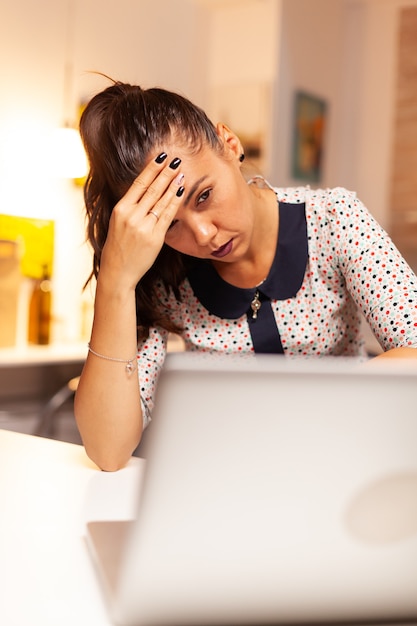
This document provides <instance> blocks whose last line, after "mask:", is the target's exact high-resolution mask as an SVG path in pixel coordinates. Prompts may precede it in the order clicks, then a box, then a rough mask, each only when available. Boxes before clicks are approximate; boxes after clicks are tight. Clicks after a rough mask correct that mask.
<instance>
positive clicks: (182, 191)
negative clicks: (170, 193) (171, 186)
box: [176, 186, 185, 198]
mask: <svg viewBox="0 0 417 626" xmlns="http://www.w3.org/2000/svg"><path fill="white" fill-rule="evenodd" d="M184 189H185V188H184V187H182V186H181V187H180V188H179V189H178V191H177V194H176V195H177V196H178V198H181V196H182V194H183V193H184Z"/></svg>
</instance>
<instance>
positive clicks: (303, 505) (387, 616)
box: [90, 353, 417, 626]
mask: <svg viewBox="0 0 417 626" xmlns="http://www.w3.org/2000/svg"><path fill="white" fill-rule="evenodd" d="M416 390H417V367H416V365H415V364H412V365H409V364H404V363H403V362H397V363H396V364H395V366H393V365H392V364H387V363H380V364H378V365H377V364H376V363H373V364H372V366H369V365H361V364H359V363H358V362H356V361H354V360H347V361H345V360H344V359H322V360H317V359H316V360H298V359H295V360H290V359H285V358H283V357H277V356H270V355H268V356H267V355H263V356H260V357H259V356H258V357H256V358H255V357H253V358H241V359H235V358H224V357H217V358H216V357H214V356H210V355H196V354H190V353H176V354H169V355H168V357H167V361H166V364H165V366H164V368H163V371H162V373H161V376H160V380H159V383H158V391H157V396H156V403H155V409H154V417H153V421H152V424H151V427H150V428H151V431H150V433H149V434H150V437H149V441H148V444H149V449H148V460H147V468H146V472H145V479H144V484H143V486H142V490H143V491H142V494H141V499H140V507H139V511H138V517H137V520H136V521H135V522H134V524H133V527H132V528H130V529H129V532H128V533H127V539H125V542H124V551H123V555H122V557H121V558H119V567H117V568H116V569H117V572H114V576H113V583H114V584H115V585H116V588H117V592H116V593H115V594H114V595H113V601H112V610H113V616H114V619H115V620H116V623H120V624H123V625H131V624H132V625H133V624H135V625H137V626H140V625H150V624H167V625H168V624H176V625H180V624H181V625H182V626H186V625H188V624H193V625H209V624H211V625H213V624H271V623H297V622H298V623H318V622H319V623H325V622H352V623H353V622H361V623H363V622H369V621H378V622H379V623H380V622H381V621H382V620H385V621H387V620H393V621H400V620H410V619H415V620H417V403H416ZM96 530H97V525H96ZM107 530H109V529H107ZM91 531H94V524H93V525H92V526H91V527H90V532H91ZM125 531H126V528H125ZM106 532H107V531H106ZM110 532H111V531H110ZM110 543H111V544H112V545H115V544H113V542H110ZM107 544H108V545H109V542H108V541H107ZM96 557H97V554H96ZM98 559H100V556H99V555H98ZM108 560H109V559H108ZM110 561H113V563H114V558H113V559H112V558H110Z"/></svg>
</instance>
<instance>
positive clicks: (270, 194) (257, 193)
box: [213, 185, 278, 289]
mask: <svg viewBox="0 0 417 626" xmlns="http://www.w3.org/2000/svg"><path fill="white" fill-rule="evenodd" d="M250 192H251V193H252V194H253V202H252V205H253V214H254V227H253V232H252V237H251V242H250V245H249V248H248V250H247V253H246V254H245V256H244V257H243V258H242V259H240V260H239V261H236V262H235V263H230V264H229V263H222V262H221V261H214V262H213V264H214V267H215V268H216V270H217V272H218V273H219V275H220V276H221V277H222V278H223V280H226V281H227V282H229V283H231V284H232V285H235V286H236V287H241V288H245V289H250V288H252V287H256V286H257V285H259V284H260V283H262V282H263V281H264V280H265V278H266V277H267V276H268V273H269V270H270V268H271V265H272V262H273V260H274V257H275V251H276V246H277V238H278V207H277V198H276V194H275V192H274V191H271V190H270V189H268V188H262V189H261V188H259V187H258V186H256V187H255V185H253V186H251V188H250Z"/></svg>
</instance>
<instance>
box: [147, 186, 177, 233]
mask: <svg viewBox="0 0 417 626" xmlns="http://www.w3.org/2000/svg"><path fill="white" fill-rule="evenodd" d="M184 180H185V178H184V174H179V175H178V176H177V177H176V178H175V180H174V181H173V182H172V183H171V184H170V186H169V187H168V189H167V191H166V192H165V194H164V195H163V197H162V198H161V199H160V200H159V202H157V203H156V204H155V205H154V206H153V207H152V208H151V209H150V211H148V216H149V218H150V219H153V220H154V221H155V224H154V228H155V229H157V230H160V231H163V233H164V234H165V233H166V231H167V230H168V228H169V226H170V224H171V222H172V220H173V219H174V218H175V215H176V213H177V211H178V209H179V207H180V205H181V202H182V196H183V194H184V190H185V187H184V184H183V183H184Z"/></svg>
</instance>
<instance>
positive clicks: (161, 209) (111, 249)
mask: <svg viewBox="0 0 417 626" xmlns="http://www.w3.org/2000/svg"><path fill="white" fill-rule="evenodd" d="M180 163H181V160H180V159H179V158H174V159H172V160H171V161H170V162H169V164H167V154H166V153H165V152H162V153H161V154H160V155H159V156H158V157H156V159H155V160H152V161H151V162H150V163H149V164H148V165H147V166H146V167H145V169H144V170H143V171H142V172H141V173H140V174H139V176H138V177H137V178H136V180H135V181H134V182H133V184H132V186H131V187H130V188H129V189H128V191H127V192H126V194H125V195H124V196H123V198H122V199H121V200H120V201H119V202H118V203H117V204H116V206H115V207H114V209H113V212H112V215H111V218H110V223H109V231H108V234H107V239H106V243H105V245H104V247H103V251H102V256H101V262H100V273H103V272H104V273H105V274H106V276H107V277H108V276H110V277H111V281H113V280H115V281H117V283H118V285H119V288H120V287H121V286H122V285H124V286H125V287H126V288H128V289H132V288H133V289H134V288H135V286H136V284H137V283H138V281H139V280H140V279H141V278H142V277H143V275H144V274H145V273H146V272H147V271H148V269H149V268H150V267H151V266H152V265H153V263H154V262H155V259H156V257H157V256H158V254H159V252H160V250H161V248H162V245H163V243H164V239H165V235H166V232H167V230H168V228H169V226H170V224H171V222H172V220H173V219H174V217H175V214H176V212H177V210H178V208H179V205H180V203H181V196H182V194H183V192H184V186H183V182H184V175H183V174H182V173H181V172H179V171H178V168H179V166H180Z"/></svg>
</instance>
